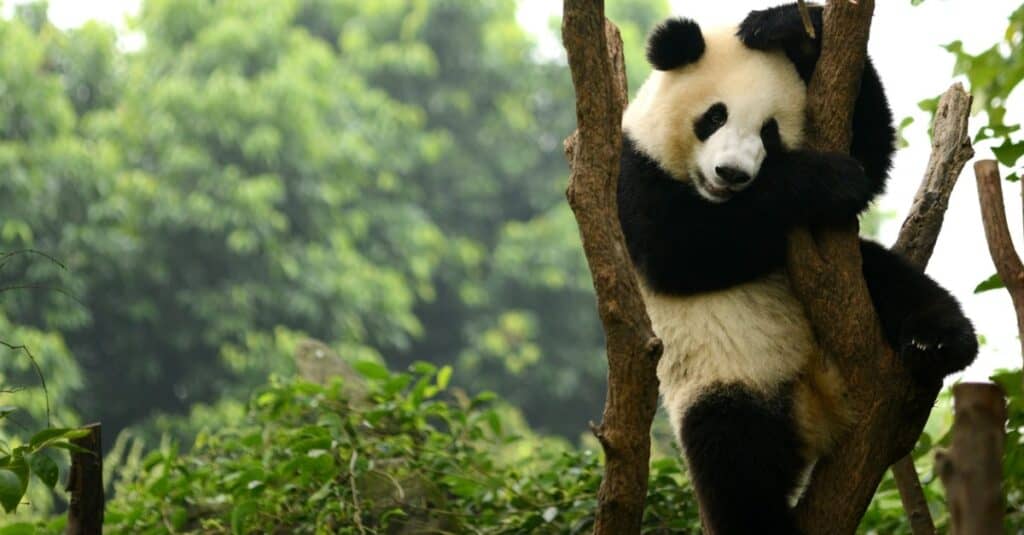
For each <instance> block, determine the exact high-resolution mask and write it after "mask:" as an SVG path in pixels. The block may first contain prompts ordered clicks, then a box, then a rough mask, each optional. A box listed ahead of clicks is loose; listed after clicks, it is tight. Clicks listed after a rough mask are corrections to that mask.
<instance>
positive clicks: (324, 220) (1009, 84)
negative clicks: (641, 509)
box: [0, 0, 1024, 535]
mask: <svg viewBox="0 0 1024 535" xmlns="http://www.w3.org/2000/svg"><path fill="white" fill-rule="evenodd" d="M607 7H608V10H609V13H608V14H609V17H610V18H611V19H613V20H614V21H615V22H616V24H618V26H619V27H620V29H621V30H622V33H623V38H624V41H625V48H626V51H627V58H626V62H627V65H628V66H629V68H630V71H629V77H630V84H631V85H630V86H631V87H632V88H634V89H635V88H636V87H637V86H638V84H639V82H640V81H641V80H642V78H643V76H645V75H646V71H647V67H646V63H645V62H644V60H643V38H644V35H645V33H646V31H647V30H648V29H649V28H651V27H652V26H654V24H655V23H656V22H657V21H659V20H660V19H662V18H663V17H665V16H666V15H667V14H668V13H669V8H668V4H667V0H616V1H614V2H608V6H607ZM516 10H517V1H516V0H374V1H370V2H366V1H358V0H229V1H217V2H214V1H210V0H143V1H142V2H141V7H140V10H139V13H138V15H137V17H135V18H134V20H133V21H132V22H131V25H130V27H129V33H128V34H127V35H125V34H120V33H118V31H116V30H115V29H114V28H112V27H110V26H107V25H104V24H101V23H95V22H90V23H87V24H85V25H83V26H81V27H78V28H73V29H60V28H57V27H56V26H54V25H53V24H51V23H50V22H49V19H48V17H47V6H46V3H45V2H35V3H28V4H21V5H18V6H17V7H16V8H15V9H14V10H13V15H12V16H11V17H9V18H2V17H0V292H2V294H0V295H2V299H0V341H4V342H8V343H11V344H13V345H24V346H26V347H27V348H30V350H31V354H32V356H33V357H34V362H35V364H38V367H39V370H38V371H39V372H41V374H42V375H43V376H44V377H45V380H46V390H47V392H48V398H47V396H45V395H44V392H43V388H44V387H43V385H42V384H41V383H40V381H39V378H38V376H37V375H38V373H37V370H36V369H35V368H34V364H33V359H30V358H27V355H26V354H24V353H23V352H22V351H18V350H10V351H8V350H7V349H4V348H0V386H3V387H4V388H5V390H4V391H2V392H0V393H2V394H3V397H2V398H0V405H3V406H2V407H0V423H3V424H4V425H2V426H0V443H17V441H18V439H17V438H15V437H19V436H25V435H27V434H30V433H31V432H32V431H35V430H38V429H42V428H44V427H46V426H47V424H48V421H47V419H48V416H47V414H48V413H49V414H50V417H49V420H50V423H52V425H54V426H63V427H73V426H76V425H80V424H82V423H85V422H88V421H101V422H102V423H103V427H104V431H103V432H104V436H105V437H106V441H107V442H106V445H107V446H108V449H109V450H110V451H109V456H108V463H107V468H108V472H109V473H108V478H107V480H108V481H107V485H108V487H109V488H110V489H111V490H112V492H113V496H114V500H113V501H112V502H111V504H110V505H109V506H108V516H107V521H108V525H109V530H110V532H111V533H140V532H147V533H170V532H179V531H200V532H204V533H205V532H225V533H226V532H232V533H246V532H250V531H252V530H253V529H254V528H258V529H265V528H267V527H268V526H274V527H275V528H276V529H280V530H286V531H282V532H289V533H303V532H309V533H313V532H317V530H321V531H320V532H324V531H322V530H328V532H339V531H340V532H345V529H349V530H350V532H354V533H363V532H367V531H364V528H365V529H368V530H370V531H369V532H372V530H373V529H376V528H380V529H382V530H383V529H384V528H385V527H387V526H392V527H394V526H399V527H401V529H404V530H405V531H400V530H399V531H396V530H395V529H392V531H391V532H415V531H417V530H427V531H440V532H446V531H448V532H462V531H464V530H465V529H466V528H467V526H470V527H473V528H476V529H477V531H480V532H488V533H491V532H530V531H531V530H535V529H539V528H538V526H542V525H547V526H548V527H547V529H548V531H549V532H560V533H564V532H580V531H585V530H586V529H588V528H589V526H590V525H591V524H590V523H591V522H592V520H593V518H592V512H593V504H594V492H595V491H596V485H597V482H598V480H599V477H600V470H599V461H600V459H599V458H598V457H597V456H596V455H595V454H593V453H591V452H590V451H589V450H588V449H586V448H587V446H592V445H593V444H592V443H590V442H588V440H589V439H588V438H586V437H584V435H585V431H586V424H587V422H588V421H589V420H597V419H599V416H600V411H601V408H602V404H603V400H604V394H605V369H606V365H605V360H604V347H603V338H602V332H601V327H600V323H599V321H598V319H597V315H596V310H595V304H594V297H593V290H592V285H591V280H590V275H589V272H588V271H587V268H586V265H585V262H584V259H583V256H582V252H581V248H580V244H579V238H578V234H577V230H576V226H575V222H574V221H573V218H572V215H571V213H570V211H569V209H568V206H567V205H566V203H565V201H564V196H563V190H564V187H565V184H566V175H567V172H568V168H567V165H566V163H565V158H564V156H563V153H562V139H563V138H564V137H565V136H566V135H568V134H569V133H570V132H571V131H572V130H573V128H574V127H575V112H574V108H573V102H574V96H573V90H572V86H571V82H570V77H569V74H568V71H567V68H566V66H565V64H564V58H562V57H561V56H554V57H552V54H551V51H544V50H541V49H540V48H539V47H538V43H537V36H533V35H531V34H529V33H528V32H526V31H525V30H524V29H523V28H522V27H520V25H519V24H518V23H517V20H516ZM1022 13H1024V12H1022V11H1020V10H1018V11H1017V12H1015V13H1014V14H1013V15H1012V16H1011V24H1010V30H1009V31H1008V32H1007V36H1006V41H1005V43H1001V44H1000V43H997V44H996V45H994V46H993V48H992V49H991V50H990V51H986V52H984V53H982V54H981V55H979V56H970V55H969V54H966V53H965V52H963V51H962V50H960V49H959V48H955V47H954V45H951V49H950V50H951V52H953V53H955V54H957V55H958V60H959V61H958V67H957V68H958V73H957V74H963V75H964V76H965V77H966V78H967V79H968V80H969V81H970V82H971V84H972V90H973V91H974V92H975V93H974V94H975V98H976V99H977V101H979V102H981V105H982V108H983V109H984V111H987V112H989V113H988V117H989V125H987V126H986V128H989V130H983V131H982V132H980V133H979V136H982V135H984V136H987V137H995V138H1000V137H1004V138H1005V143H1004V144H1003V147H1001V152H1000V151H997V154H998V155H1000V160H1001V162H1002V163H1004V164H1005V165H1007V166H1011V167H1012V166H1014V165H1015V164H1016V161H1017V159H1018V158H1020V157H1021V155H1024V142H1021V143H1020V144H1017V143H1016V142H1013V141H1011V140H1010V137H1009V136H1010V134H1011V133H1012V132H1014V131H1015V129H1016V128H1018V127H1016V125H1010V126H1007V125H1005V124H1003V119H1004V116H1005V108H1003V106H1004V103H1005V97H1006V96H1007V95H1008V94H1009V93H1010V92H1011V91H1012V90H1013V89H1014V88H1015V87H1016V85H1017V83H1018V82H1019V81H1020V77H1019V76H1016V75H1013V76H1011V77H1010V78H1007V77H1006V76H1003V75H1001V74H999V73H1008V72H1013V73H1018V72H1019V73H1024V69H1022V66H1024V59H1021V58H1022V57H1024V56H1021V55H1015V54H1014V53H1013V52H1012V50H1016V49H1019V48H1020V46H1021V39H1020V35H1021V33H1022V32H1024V24H1022V21H1024V14H1022ZM556 24H557V22H556V21H552V27H551V31H552V32H557V27H556V26H555V25H556ZM1000 46H1002V48H1000ZM1006 47H1010V48H1011V49H1012V50H1011V52H1006V50H1005V49H1006ZM1010 67H1012V68H1013V69H1016V70H1011V69H1010ZM992 73H996V74H992ZM926 96H928V95H922V97H926ZM1000 110H1002V112H1001V113H1000ZM1018 145H1019V150H1018V148H1017V147H1018ZM1005 147H1014V148H1013V150H1010V149H1008V148H1005ZM978 275H979V279H980V278H982V276H983V275H985V274H980V273H979V274H978ZM307 338H315V339H319V340H322V341H324V342H325V343H326V344H327V345H328V346H329V347H330V349H331V350H333V351H334V352H336V353H337V354H338V355H340V356H341V358H342V359H344V360H345V361H346V362H349V363H352V365H353V367H354V369H355V370H357V371H358V372H359V373H358V376H357V377H355V376H354V377H349V378H347V379H345V380H339V381H335V382H332V383H328V384H326V385H317V384H313V383H309V382H305V381H301V380H297V379H295V375H296V371H297V368H296V363H295V362H296V361H295V358H294V355H295V354H296V351H299V350H300V346H301V345H302V343H303V341H304V340H306V339H307ZM1000 382H1004V383H1005V384H1006V385H1008V388H1011V389H1012V388H1013V385H1019V384H1020V376H1019V374H1017V375H1006V376H1003V377H1002V379H1001V381H1000ZM10 385H14V386H16V388H14V389H13V390H12V391H7V387H8V386H10ZM1011 394H1012V395H1011V399H1015V400H1016V402H1015V403H1016V404H1015V405H1012V406H1011V420H1014V419H1016V420H1015V421H1018V422H1020V423H1021V424H1024V402H1022V401H1021V394H1020V391H1019V387H1017V388H1016V391H1011ZM47 399H48V401H47ZM943 400H944V401H943V406H942V407H940V408H939V409H938V410H937V411H936V415H935V416H934V418H933V422H932V423H931V424H930V425H929V428H928V433H927V434H926V435H924V437H923V439H922V443H921V445H920V446H919V448H918V450H917V451H915V456H916V457H917V458H918V460H919V469H920V471H921V473H922V475H923V476H924V479H925V487H926V489H925V490H926V493H927V495H928V498H929V503H930V505H932V507H933V513H934V514H935V515H936V519H937V521H938V522H939V524H940V526H943V525H944V524H943V523H944V522H945V521H946V519H947V517H946V515H945V513H944V510H943V509H942V507H943V505H942V504H943V500H942V491H941V487H940V486H939V485H938V483H937V482H936V480H935V479H934V478H933V477H932V476H931V474H930V468H931V460H930V459H931V451H932V450H931V448H932V446H933V445H934V444H942V443H943V441H944V440H946V437H945V435H944V434H945V432H946V431H947V430H948V424H949V410H948V399H947V398H943ZM8 407H14V408H16V409H17V410H14V409H13V408H12V409H10V410H7V408H8ZM122 431H123V432H122ZM656 432H660V431H659V430H658V429H656ZM581 437H584V438H581ZM1019 438H1020V434H1019V432H1018V434H1017V435H1015V437H1014V439H1015V440H1016V439H1019ZM670 442H671V441H670V440H661V441H659V442H658V445H657V446H656V447H657V448H658V449H659V451H658V452H657V455H656V456H655V461H654V463H653V465H652V474H651V499H650V500H649V502H650V503H649V504H648V511H647V513H646V514H645V529H646V530H647V532H650V533H675V532H696V531H697V529H698V526H699V520H698V517H697V512H696V505H695V503H694V501H693V496H692V492H691V490H690V489H689V486H688V484H687V482H686V478H685V473H684V470H683V468H682V467H681V466H680V465H679V462H678V457H677V455H676V454H675V453H674V452H673V451H672V450H671V448H672V446H671V444H670ZM327 452H330V453H331V455H326V453H327ZM665 454H667V455H665ZM1011 455H1013V458H1012V459H1011V461H1010V462H1009V464H1008V468H1007V470H1008V474H1010V476H1008V480H1007V485H1008V488H1009V489H1011V490H1014V491H1015V492H1016V494H1013V493H1011V500H1012V501H1013V503H1024V493H1022V492H1021V489H1024V455H1021V454H1020V453H1019V452H1017V453H1011ZM54 458H56V457H54ZM57 462H58V464H60V465H61V468H60V469H61V473H62V476H63V473H64V471H65V469H66V467H65V464H64V463H65V461H57ZM1014 467H1016V468H1014ZM33 470H35V467H33ZM26 473H27V472H26ZM46 482H47V484H50V483H49V481H46ZM114 482H116V485H115V484H114ZM26 484H27V483H26ZM51 486H52V485H51ZM33 488H34V487H33ZM395 489H397V490H395ZM3 490H4V489H2V488H0V491H3ZM22 490H24V489H22ZM43 490H44V489H35V490H32V489H30V492H29V494H28V495H29V497H30V498H31V499H30V500H29V501H30V503H31V505H32V507H30V508H28V509H27V510H25V509H24V508H23V509H19V512H18V514H19V515H21V516H19V517H17V518H19V519H21V520H25V519H28V520H29V523H25V524H19V525H18V526H21V527H23V528H24V529H25V531H17V532H14V531H11V533H35V532H36V531H28V530H29V529H35V527H39V529H40V530H41V531H39V532H40V533H43V532H49V531H47V530H50V531H56V530H59V529H60V527H61V524H60V522H61V520H60V518H57V519H56V520H53V522H56V523H50V524H46V525H47V526H48V528H46V529H44V527H43V526H44V523H40V524H38V526H37V524H36V522H43V520H40V519H46V518H48V517H50V516H54V515H53V514H52V513H53V512H54V511H59V510H61V509H62V508H63V505H62V499H63V498H62V497H61V495H60V494H59V493H58V494H56V495H51V494H49V493H48V491H46V492H43ZM55 496H56V497H55ZM1014 496H1015V497H1014ZM20 497H21V495H20V494H19V495H18V498H19V499H20ZM3 498H4V496H3V492H0V502H3ZM1014 500H1015V501H1014ZM15 502H17V500H15ZM3 505H4V507H5V508H6V505H7V504H6V503H4V504H3ZM438 518H441V519H443V520H440V521H439V520H437V519H438ZM2 519H3V517H0V526H2V525H3V523H4V522H3V520H2ZM1011 521H1012V522H1017V523H1018V524H1013V525H1017V526H1019V525H1022V524H1019V523H1021V522H1024V518H1021V517H1020V515H1018V516H1017V517H1014V518H1011ZM389 522H390V524H389ZM33 526H35V527H33ZM353 526H356V527H358V528H359V529H356V527H353ZM865 526H866V527H865V530H867V531H869V532H870V531H874V532H880V533H893V532H901V531H902V530H904V529H905V528H906V518H905V515H904V513H903V511H902V508H901V506H900V504H899V500H898V496H897V495H896V493H895V488H894V486H893V483H892V481H891V480H889V479H887V480H886V481H885V482H883V484H882V487H881V489H880V492H879V495H878V497H877V498H876V502H875V503H874V504H873V505H872V509H871V510H870V511H869V513H868V517H867V518H866V519H865ZM485 527H486V529H485ZM343 528H345V529H343ZM396 529H397V528H396ZM0 533H2V534H3V535H7V532H6V531H4V528H2V527H0Z"/></svg>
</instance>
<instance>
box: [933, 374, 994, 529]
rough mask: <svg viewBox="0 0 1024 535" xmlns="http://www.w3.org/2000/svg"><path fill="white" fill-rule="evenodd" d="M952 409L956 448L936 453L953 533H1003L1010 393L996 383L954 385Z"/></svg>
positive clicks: (951, 447) (953, 446)
mask: <svg viewBox="0 0 1024 535" xmlns="http://www.w3.org/2000/svg"><path fill="white" fill-rule="evenodd" d="M953 408H954V418H953V432H952V435H953V440H952V444H951V445H950V447H949V449H948V450H946V451H939V452H937V453H936V454H935V472H936V473H937V474H938V475H939V477H941V478H942V484H943V486H945V487H946V500H947V501H948V503H949V516H950V524H951V526H950V533H951V534H952V535H973V534H975V533H985V534H997V533H1003V515H1004V511H1005V507H1004V505H1003V503H1004V502H1003V492H1002V483H1003V464H1002V460H1003V448H1004V441H1005V433H1004V431H1003V426H1004V425H1005V422H1006V397H1005V393H1004V392H1003V389H1002V388H1001V387H1000V386H999V385H996V384H993V383H961V384H958V385H956V386H954V387H953Z"/></svg>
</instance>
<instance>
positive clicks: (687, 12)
mask: <svg viewBox="0 0 1024 535" xmlns="http://www.w3.org/2000/svg"><path fill="white" fill-rule="evenodd" d="M608 1H609V2H614V1H615V0H608ZM520 2H521V8H520V11H519V20H520V21H521V22H522V23H523V24H524V25H525V26H526V27H527V28H528V29H530V30H531V31H533V32H534V33H537V34H544V33H546V30H547V27H548V21H549V20H550V18H551V17H552V16H556V15H557V14H558V12H559V11H560V9H561V2H558V1H556V0H520ZM18 3H23V2H22V1H15V2H12V3H8V4H7V6H6V9H5V12H6V11H9V9H10V6H11V5H12V4H18ZM778 3H782V0H731V1H729V2H697V1H683V0H673V1H672V5H673V8H674V12H675V13H676V14H679V15H684V16H687V17H690V18H693V19H695V20H697V21H698V22H700V23H701V24H702V25H705V26H714V25H721V24H735V23H737V22H738V21H740V20H742V18H743V17H744V15H745V14H746V13H747V12H749V11H750V10H752V9H761V8H764V7H767V6H770V5H775V4H778ZM138 5H139V2H138V0H91V1H88V2H85V1H82V0H50V17H51V19H52V20H53V21H54V23H55V24H57V25H58V26H61V27H70V26H76V25H79V24H81V23H82V22H84V21H85V20H88V19H100V20H103V21H106V22H110V23H113V24H115V25H117V26H121V27H123V21H124V17H125V15H126V14H130V13H133V12H134V11H135V10H137V9H138ZM1019 5H1020V0H986V1H985V2H977V1H976V0H929V1H928V2H924V3H923V4H922V5H920V6H918V7H912V6H911V5H910V0H885V1H880V2H877V3H876V8H875V20H874V22H873V23H872V32H871V41H870V44H869V53H870V54H871V56H872V58H873V59H874V62H875V66H876V68H877V69H878V71H879V73H880V75H881V78H882V81H883V83H885V86H886V90H887V93H888V95H889V100H890V102H891V104H892V107H893V110H894V112H895V115H896V118H897V121H899V119H901V118H903V117H906V116H913V117H915V118H916V119H917V120H916V121H915V123H914V124H913V125H911V126H910V127H909V128H908V129H907V130H906V132H905V136H906V138H907V140H908V141H909V142H910V147H908V148H906V149H903V150H901V151H899V153H898V154H897V157H896V161H895V165H894V168H893V171H892V174H891V176H892V178H891V179H890V181H889V191H888V193H887V194H886V196H885V197H884V198H883V199H882V200H881V206H882V208H883V209H885V210H893V211H895V212H896V213H897V214H898V216H897V217H896V218H895V219H893V220H892V221H890V222H889V223H888V224H886V225H885V226H884V227H883V229H882V236H881V239H882V241H883V243H885V244H891V243H892V242H893V240H895V237H896V234H897V233H898V232H899V226H900V224H901V223H902V221H903V217H904V216H905V215H906V212H907V210H908V209H909V207H910V204H911V200H912V199H913V197H914V193H915V192H916V191H917V187H918V185H919V183H920V180H921V177H922V175H923V173H924V168H925V164H926V162H927V161H928V155H929V152H930V144H929V140H928V137H927V124H926V122H925V119H926V116H925V115H924V114H923V113H922V112H920V111H919V110H918V108H917V102H918V101H920V100H922V99H925V98H929V97H932V96H935V95H938V94H939V93H941V92H943V91H945V90H946V88H948V87H949V85H950V84H951V83H952V81H953V80H952V78H951V76H950V74H951V72H952V67H953V60H952V56H951V55H950V54H948V53H947V52H946V51H945V50H943V49H942V48H940V45H942V44H945V43H948V42H950V41H953V40H956V39H960V40H962V41H964V44H965V47H966V49H967V50H968V51H971V52H977V51H979V50H981V49H983V48H984V47H986V46H988V45H990V44H991V43H992V41H993V40H995V39H996V38H998V37H999V36H1001V35H1002V34H1003V32H1004V31H1005V29H1006V17H1007V16H1008V15H1009V14H1010V12H1011V11H1012V10H1013V9H1014V8H1016V7H1018V6H1019ZM980 6H984V7H980ZM542 44H543V45H544V46H545V47H547V48H548V50H550V51H551V55H553V56H554V55H557V54H558V53H559V52H558V51H559V50H560V48H559V43H558V41H557V40H555V38H550V39H545V40H543V41H542ZM1016 100H1017V99H1016V98H1014V99H1011V103H1010V106H1009V107H1010V109H1011V110H1013V109H1016V110H1022V109H1024V107H1022V106H1024V102H1021V103H1015V102H1014V101H1016ZM1015 104H1016V105H1015ZM1018 114H1019V112H1018ZM1011 115H1013V114H1012V113H1011ZM1008 120H1011V121H1013V120H1019V119H1015V118H1014V117H1010V118H1009V119H1008ZM980 124H982V123H981V120H980V119H974V120H973V121H972V127H971V133H972V135H973V133H974V132H975V131H976V130H977V128H978V126H979V125H980ZM975 149H976V152H977V153H978V157H984V158H989V157H991V153H990V152H989V151H988V150H987V147H984V146H982V147H975ZM1004 186H1005V187H1007V188H1008V191H1007V192H1006V194H1005V195H1004V197H1005V198H1006V201H1007V213H1008V214H1009V219H1010V222H1011V224H1010V226H1011V232H1012V234H1013V237H1014V240H1015V241H1016V242H1017V243H1018V244H1024V241H1022V240H1024V238H1022V235H1021V234H1022V233H1021V228H1022V224H1021V221H1020V219H1019V214H1021V213H1022V207H1021V196H1020V195H1019V193H1018V192H1017V185H1015V184H1004ZM1015 216H1017V217H1015ZM994 272H995V269H994V268H993V266H992V261H991V260H990V258H989V255H988V249H987V248H986V245H985V238H984V232H983V229H982V226H981V214H980V211H979V209H978V200H977V190H976V188H975V182H974V176H973V172H972V171H971V164H970V163H968V165H967V167H966V169H965V172H964V174H963V175H962V176H961V178H960V183H959V184H958V186H957V188H956V190H955V191H954V192H953V197H952V199H951V201H950V207H949V211H948V213H947V215H946V224H945V226H944V228H943V231H942V235H941V236H940V238H939V243H938V246H937V248H936V251H935V254H934V256H933V257H932V261H931V263H930V265H929V268H928V273H929V274H930V275H931V276H932V277H934V278H935V279H936V280H938V281H939V282H940V283H941V284H942V285H943V286H945V287H947V288H949V289H950V290H951V291H952V292H953V293H954V294H955V295H956V296H957V297H958V298H959V299H960V301H961V303H963V305H964V308H965V309H966V311H967V314H968V316H970V318H971V319H972V320H973V321H974V324H975V327H976V328H977V330H978V332H979V333H981V334H983V335H985V337H986V339H987V344H986V345H985V346H984V347H983V348H982V354H981V356H980V357H979V359H978V361H977V362H976V363H975V364H974V365H973V366H972V367H971V368H970V369H969V370H967V372H965V374H964V378H965V379H971V380H981V379H985V378H987V376H988V373H989V372H990V371H992V370H993V369H995V368H997V367H1010V366H1020V364H1021V361H1020V358H1021V357H1020V346H1019V343H1018V341H1017V336H1016V332H1017V329H1016V320H1015V317H1014V313H1013V307H1012V306H1011V304H1010V299H1009V297H1008V296H1007V294H1006V292H1005V291H991V292H986V293H983V294H981V295H974V294H973V289H974V287H975V286H976V285H977V283H978V282H979V281H981V280H982V279H984V278H987V277H988V276H989V275H991V274H992V273H994Z"/></svg>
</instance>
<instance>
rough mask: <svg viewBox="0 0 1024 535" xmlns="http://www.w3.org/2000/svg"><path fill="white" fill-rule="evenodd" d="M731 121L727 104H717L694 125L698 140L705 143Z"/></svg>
mask: <svg viewBox="0 0 1024 535" xmlns="http://www.w3.org/2000/svg"><path fill="white" fill-rule="evenodd" d="M728 120H729V111H728V109H726V107H725V104H723V103H721V102H717V103H715V104H714V105H712V106H711V107H710V108H708V109H707V111H705V112H704V113H703V114H702V115H701V116H700V118H699V119H697V122H696V123H694V125H693V130H694V133H695V134H697V139H699V140H701V141H704V140H706V139H707V138H709V137H711V134H714V133H715V131H716V130H718V129H719V128H721V127H722V126H723V125H724V124H725V122H726V121H728Z"/></svg>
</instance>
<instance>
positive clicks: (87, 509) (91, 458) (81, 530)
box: [65, 423, 104, 535]
mask: <svg viewBox="0 0 1024 535" xmlns="http://www.w3.org/2000/svg"><path fill="white" fill-rule="evenodd" d="M84 429H88V430H89V434H88V435H85V436H84V437H81V438H76V439H74V440H72V441H71V442H72V443H73V444H74V445H76V446H78V447H79V448H82V450H84V451H75V452H72V454H71V471H70V472H69V474H68V486H67V491H68V493H70V494H71V501H70V503H69V504H68V523H67V528H66V530H65V533H67V535H99V534H100V533H103V504H104V497H103V454H102V451H103V450H102V444H103V442H102V437H101V435H100V429H101V427H100V424H98V423H95V424H89V425H87V426H85V428H84Z"/></svg>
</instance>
